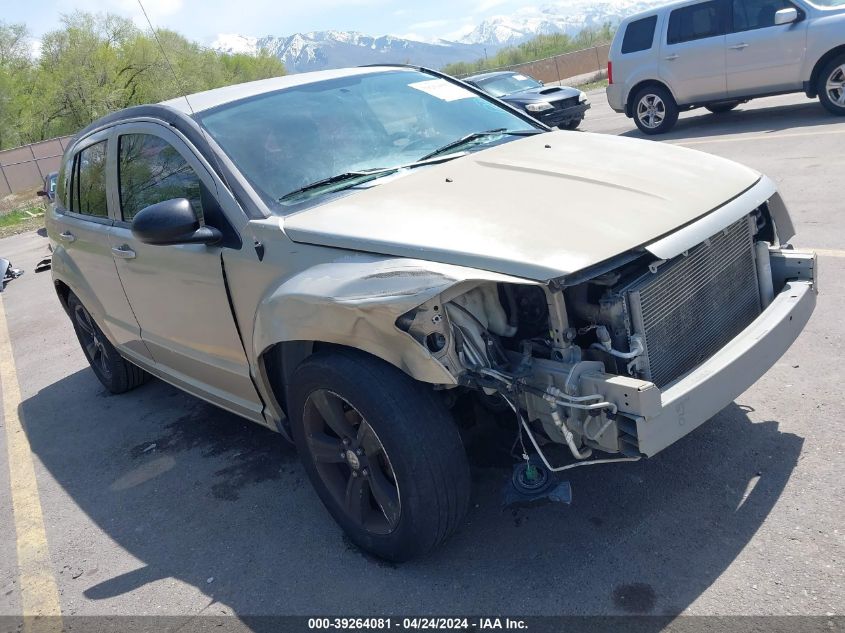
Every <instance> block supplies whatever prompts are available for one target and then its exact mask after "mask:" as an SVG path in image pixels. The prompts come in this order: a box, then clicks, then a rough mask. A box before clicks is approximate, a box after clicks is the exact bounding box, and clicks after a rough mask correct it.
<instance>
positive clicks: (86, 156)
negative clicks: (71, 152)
mask: <svg viewBox="0 0 845 633" xmlns="http://www.w3.org/2000/svg"><path fill="white" fill-rule="evenodd" d="M71 190H72V193H71V201H70V202H71V211H73V212H74V213H79V214H81V215H90V216H92V217H95V218H106V217H108V215H109V210H108V204H107V202H106V141H101V142H99V143H95V144H93V145H90V146H88V147H86V148H85V149H83V150H82V151H81V152H79V153H78V154H77V155H76V158H75V159H74V163H73V179H72V184H71Z"/></svg>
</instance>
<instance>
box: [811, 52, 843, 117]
mask: <svg viewBox="0 0 845 633" xmlns="http://www.w3.org/2000/svg"><path fill="white" fill-rule="evenodd" d="M816 91H817V92H818V94H819V101H820V102H821V104H822V105H823V106H824V107H825V109H826V110H827V111H828V112H830V113H831V114H835V115H837V116H845V54H843V55H838V56H837V57H834V58H833V59H832V60H830V61H829V62H828V63H827V64H826V65H825V67H824V68H823V69H822V72H821V74H819V79H818V83H817V84H816Z"/></svg>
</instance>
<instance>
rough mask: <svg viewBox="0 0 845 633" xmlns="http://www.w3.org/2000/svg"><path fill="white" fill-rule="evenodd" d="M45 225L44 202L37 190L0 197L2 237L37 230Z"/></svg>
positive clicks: (0, 228)
mask: <svg viewBox="0 0 845 633" xmlns="http://www.w3.org/2000/svg"><path fill="white" fill-rule="evenodd" d="M43 226H44V203H43V202H42V199H41V198H39V197H38V196H37V195H36V193H35V190H33V191H25V192H21V193H18V194H11V195H8V196H6V197H4V198H0V237H8V236H10V235H17V234H18V233H25V232H26V231H35V230H38V229H40V228H41V227H43Z"/></svg>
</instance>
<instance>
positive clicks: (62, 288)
mask: <svg viewBox="0 0 845 633" xmlns="http://www.w3.org/2000/svg"><path fill="white" fill-rule="evenodd" d="M53 286H54V287H55V288H56V294H57V295H58V296H59V301H60V302H61V304H62V307H63V308H64V309H65V312H68V307H67V298H68V296H69V295H70V287H69V286H68V285H67V284H66V283H65V282H63V281H59V280H56V281H54V282H53Z"/></svg>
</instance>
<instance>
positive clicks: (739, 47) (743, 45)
mask: <svg viewBox="0 0 845 633" xmlns="http://www.w3.org/2000/svg"><path fill="white" fill-rule="evenodd" d="M743 48H748V44H746V43H745V42H743V43H742V44H737V45H736V46H731V47H730V49H731V50H732V51H741V50H742V49H743Z"/></svg>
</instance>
